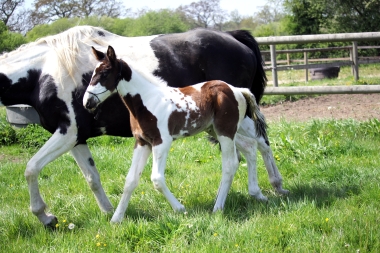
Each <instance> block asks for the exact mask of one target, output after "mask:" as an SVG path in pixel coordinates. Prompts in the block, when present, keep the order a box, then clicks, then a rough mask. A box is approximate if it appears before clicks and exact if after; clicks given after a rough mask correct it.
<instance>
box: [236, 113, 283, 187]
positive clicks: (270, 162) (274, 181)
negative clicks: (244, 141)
mask: <svg viewBox="0 0 380 253" xmlns="http://www.w3.org/2000/svg"><path fill="white" fill-rule="evenodd" d="M238 133H240V134H242V135H244V136H248V137H251V138H254V139H255V140H256V141H257V144H258V145H257V147H258V149H259V151H260V153H261V156H262V157H263V160H264V164H265V168H266V169H267V172H268V176H269V182H270V183H271V185H272V186H273V188H274V189H275V191H276V192H277V193H279V194H288V193H289V191H288V190H285V189H283V188H282V177H281V174H280V172H279V170H278V168H277V166H276V162H275V160H274V157H273V153H272V150H271V148H270V146H269V143H268V142H267V141H266V140H265V139H264V138H263V137H262V136H256V129H255V124H254V123H253V121H252V119H250V118H248V117H245V118H244V120H243V121H242V123H241V125H240V128H239V130H238ZM256 183H257V182H256ZM256 183H255V182H252V181H249V182H248V184H249V185H251V184H252V185H254V184H256ZM252 187H254V186H252Z"/></svg>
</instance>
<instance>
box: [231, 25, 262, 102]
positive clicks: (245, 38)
mask: <svg viewBox="0 0 380 253" xmlns="http://www.w3.org/2000/svg"><path fill="white" fill-rule="evenodd" d="M227 33H228V34H230V35H231V36H232V37H234V38H235V39H236V40H237V41H239V42H240V43H242V44H244V45H246V46H247V47H248V48H249V49H251V50H252V52H253V54H254V57H255V60H256V70H252V71H256V72H255V76H254V78H253V83H252V86H251V88H250V90H251V92H252V93H253V94H254V95H255V98H256V101H257V103H258V104H259V103H260V100H261V98H262V97H263V94H264V90H265V87H266V86H267V81H268V79H267V76H266V74H265V70H264V65H265V62H264V61H263V58H262V57H261V52H260V49H259V44H258V43H257V41H256V40H255V38H254V37H253V36H252V35H251V33H250V32H249V31H247V30H235V31H228V32H227Z"/></svg>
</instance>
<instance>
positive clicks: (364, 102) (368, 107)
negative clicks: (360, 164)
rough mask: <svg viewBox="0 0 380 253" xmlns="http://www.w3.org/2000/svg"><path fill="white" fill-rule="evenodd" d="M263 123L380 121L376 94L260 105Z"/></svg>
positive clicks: (337, 95)
mask: <svg viewBox="0 0 380 253" xmlns="http://www.w3.org/2000/svg"><path fill="white" fill-rule="evenodd" d="M261 111H262V112H263V113H264V115H265V117H266V119H267V121H269V122H273V121H279V120H281V119H283V120H285V121H309V120H312V119H350V118H351V119H355V120H360V121H365V120H369V119H372V118H377V119H380V94H336V95H323V96H319V97H315V98H307V99H302V100H298V101H295V102H284V103H281V104H277V105H273V106H262V107H261Z"/></svg>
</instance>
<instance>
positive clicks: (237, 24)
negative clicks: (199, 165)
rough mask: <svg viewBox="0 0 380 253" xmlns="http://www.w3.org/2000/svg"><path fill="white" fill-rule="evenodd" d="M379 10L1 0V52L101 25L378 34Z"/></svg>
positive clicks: (365, 6)
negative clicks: (243, 11)
mask: <svg viewBox="0 0 380 253" xmlns="http://www.w3.org/2000/svg"><path fill="white" fill-rule="evenodd" d="M378 10H380V0H351V1H346V0H335V1H331V0H319V1H315V0H267V3H266V4H265V5H264V6H261V7H260V9H259V11H258V12H255V13H252V15H250V16H242V15H240V14H239V12H238V11H236V10H235V11H232V12H228V11H226V10H224V9H222V8H221V7H220V0H200V1H195V2H192V3H190V4H189V5H180V6H178V8H176V9H161V10H149V9H142V10H138V11H137V12H132V11H131V9H129V8H127V7H126V6H124V5H123V3H122V2H121V1H118V0H54V1H53V0H34V1H33V3H32V5H31V8H29V9H28V8H26V7H25V0H0V52H4V51H10V50H13V49H14V48H16V47H18V46H19V45H21V44H24V43H27V42H30V41H34V40H36V39H38V38H40V37H43V36H46V35H52V34H57V33H59V32H62V31H64V30H66V29H68V28H70V27H73V26H76V25H93V26H100V27H103V28H105V29H106V30H109V31H110V32H113V33H116V34H119V35H122V36H144V35H152V34H161V33H174V32H183V31H187V30H189V29H192V28H195V27H206V28H213V29H218V30H233V29H246V30H249V31H250V32H251V33H252V34H253V35H254V36H256V37H260V36H284V35H305V34H322V33H347V32H373V31H379V24H380V12H379V11H378ZM375 43H377V42H375ZM335 44H339V43H335ZM367 44H369V43H367ZM304 46H305V45H283V46H281V47H282V48H297V47H304ZM318 46H321V45H319V44H318V43H316V44H312V45H308V47H318ZM325 46H326V45H325ZM328 46H331V45H328ZM281 47H280V48H281Z"/></svg>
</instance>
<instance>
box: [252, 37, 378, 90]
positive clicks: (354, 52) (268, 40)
mask: <svg viewBox="0 0 380 253" xmlns="http://www.w3.org/2000/svg"><path fill="white" fill-rule="evenodd" d="M378 39H380V32H367V33H341V34H319V35H296V36H274V37H257V38H256V40H257V42H258V43H259V44H260V45H269V47H270V51H269V52H266V51H263V56H264V57H265V55H267V54H269V55H270V59H271V61H270V66H268V67H266V70H271V71H272V79H273V86H274V87H273V88H269V87H268V88H267V89H266V90H265V94H268V95H269V94H273V95H274V94H289V95H290V94H321V93H323V94H331V93H380V85H371V86H358V87H354V86H343V87H340V86H328V87H325V86H323V87H319V88H314V89H313V88H310V87H291V89H289V88H285V87H283V88H281V89H277V87H278V76H277V71H280V70H288V69H305V79H306V81H307V80H308V71H309V69H311V68H321V67H331V66H351V67H352V73H353V75H354V78H355V80H358V79H359V65H360V64H364V63H378V62H380V59H379V58H376V57H375V58H369V57H366V58H360V57H359V56H358V48H359V49H368V47H358V46H357V42H358V41H370V40H378ZM344 41H350V42H352V46H351V47H340V48H323V49H298V50H279V51H276V45H277V44H300V43H302V44H304V43H315V42H344ZM377 48H379V47H377ZM329 50H350V57H349V58H340V59H336V60H337V61H335V62H329V63H317V64H310V63H311V62H315V61H318V62H322V61H327V60H326V59H308V52H312V51H329ZM300 52H302V53H304V59H303V64H297V65H290V63H291V61H290V57H289V56H288V57H287V58H288V59H287V60H286V63H287V64H288V65H286V66H279V65H278V62H277V60H276V56H277V53H286V54H290V53H300ZM301 61H302V60H301ZM279 63H284V62H279ZM350 87H353V88H350ZM363 87H371V88H370V89H368V92H366V88H363ZM280 91H281V92H282V93H279V92H280Z"/></svg>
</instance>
